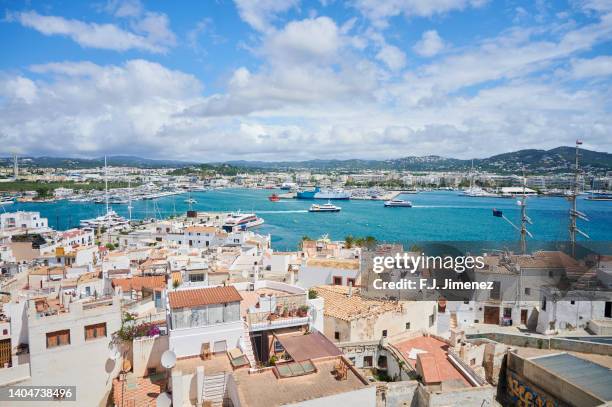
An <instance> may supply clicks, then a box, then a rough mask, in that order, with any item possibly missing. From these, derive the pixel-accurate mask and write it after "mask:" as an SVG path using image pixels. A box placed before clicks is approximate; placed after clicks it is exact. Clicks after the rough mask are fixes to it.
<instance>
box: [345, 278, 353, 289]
mask: <svg viewBox="0 0 612 407" xmlns="http://www.w3.org/2000/svg"><path fill="white" fill-rule="evenodd" d="M346 285H350V286H351V287H355V279H354V278H347V279H346Z"/></svg>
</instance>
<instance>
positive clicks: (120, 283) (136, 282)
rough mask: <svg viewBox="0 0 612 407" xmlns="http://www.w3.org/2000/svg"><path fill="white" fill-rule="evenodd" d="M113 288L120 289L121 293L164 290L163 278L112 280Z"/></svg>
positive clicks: (146, 277) (164, 279) (138, 277)
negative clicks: (144, 289)
mask: <svg viewBox="0 0 612 407" xmlns="http://www.w3.org/2000/svg"><path fill="white" fill-rule="evenodd" d="M112 285H113V287H121V289H122V290H123V292H127V291H130V290H137V291H138V290H142V289H143V288H148V289H156V288H157V289H163V288H166V277H165V276H145V277H141V276H135V277H132V278H115V279H113V280H112Z"/></svg>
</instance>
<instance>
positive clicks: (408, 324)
mask: <svg viewBox="0 0 612 407" xmlns="http://www.w3.org/2000/svg"><path fill="white" fill-rule="evenodd" d="M409 329H410V322H406V330H409Z"/></svg>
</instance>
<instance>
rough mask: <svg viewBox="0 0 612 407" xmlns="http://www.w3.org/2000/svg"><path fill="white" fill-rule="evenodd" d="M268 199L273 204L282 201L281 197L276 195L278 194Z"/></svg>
mask: <svg viewBox="0 0 612 407" xmlns="http://www.w3.org/2000/svg"><path fill="white" fill-rule="evenodd" d="M268 199H269V200H270V201H272V202H278V201H280V196H278V195H276V194H272V195H270V196H269V197H268Z"/></svg>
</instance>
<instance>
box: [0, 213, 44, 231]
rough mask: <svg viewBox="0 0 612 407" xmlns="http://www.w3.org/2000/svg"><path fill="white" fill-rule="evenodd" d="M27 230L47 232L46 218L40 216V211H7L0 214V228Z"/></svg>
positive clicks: (5, 229) (4, 229) (3, 229)
mask: <svg viewBox="0 0 612 407" xmlns="http://www.w3.org/2000/svg"><path fill="white" fill-rule="evenodd" d="M19 229H21V230H24V231H25V230H27V231H29V232H47V231H49V224H48V221H47V218H41V217H40V212H23V211H18V212H7V213H3V214H0V230H2V231H14V230H19Z"/></svg>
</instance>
